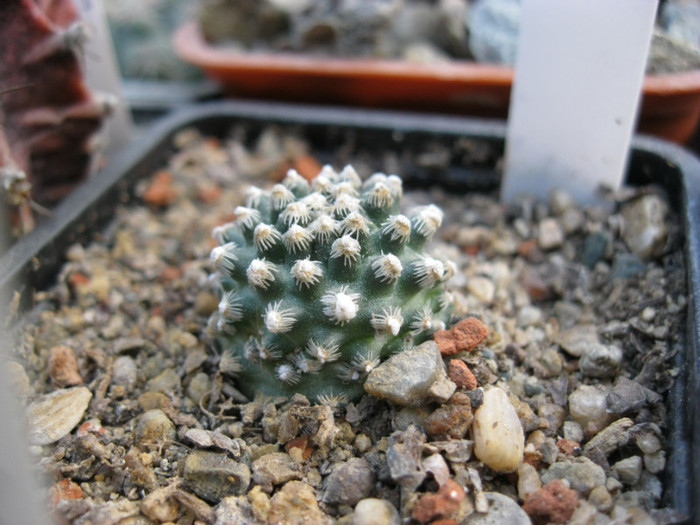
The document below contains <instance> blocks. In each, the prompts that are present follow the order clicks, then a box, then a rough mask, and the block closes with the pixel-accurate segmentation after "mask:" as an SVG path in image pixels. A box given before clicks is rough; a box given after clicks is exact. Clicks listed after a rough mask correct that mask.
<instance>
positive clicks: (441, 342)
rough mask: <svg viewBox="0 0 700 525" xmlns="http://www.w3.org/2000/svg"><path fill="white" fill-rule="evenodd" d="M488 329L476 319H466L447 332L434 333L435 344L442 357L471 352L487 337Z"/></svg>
mask: <svg viewBox="0 0 700 525" xmlns="http://www.w3.org/2000/svg"><path fill="white" fill-rule="evenodd" d="M488 335H489V328H488V326H486V325H485V324H484V323H482V322H481V321H479V320H478V319H477V318H476V317H467V318H466V319H462V320H461V321H460V322H458V323H457V324H455V325H454V326H452V327H451V328H450V329H449V330H438V331H437V332H435V335H434V338H435V342H436V343H437V345H438V348H439V349H440V353H441V354H442V355H444V356H451V355H455V354H458V353H460V352H473V351H474V350H476V349H477V348H478V347H479V345H480V344H481V343H482V342H483V341H484V340H485V339H486V338H487V337H488Z"/></svg>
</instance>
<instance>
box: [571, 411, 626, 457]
mask: <svg viewBox="0 0 700 525" xmlns="http://www.w3.org/2000/svg"><path fill="white" fill-rule="evenodd" d="M633 424H634V421H632V420H631V419H630V418H628V417H623V418H620V419H618V420H616V421H613V422H612V423H610V425H608V426H607V427H605V428H604V429H602V430H601V431H600V432H598V433H597V434H596V435H595V436H593V437H592V438H591V439H590V440H589V441H588V442H587V443H586V444H585V445H584V446H583V450H584V452H589V451H593V450H595V451H598V452H601V453H602V454H605V455H606V456H607V455H609V454H611V453H612V452H614V451H615V450H617V449H618V448H620V447H621V446H624V445H626V444H627V442H628V441H629V437H630V436H629V432H628V430H629V428H630V427H631V426H632V425H633Z"/></svg>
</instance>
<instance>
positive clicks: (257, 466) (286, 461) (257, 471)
mask: <svg viewBox="0 0 700 525" xmlns="http://www.w3.org/2000/svg"><path fill="white" fill-rule="evenodd" d="M252 467H253V482H254V483H255V484H256V485H260V486H261V487H263V489H264V490H266V491H268V492H269V491H271V490H272V486H273V485H280V484H282V483H285V482H287V481H290V480H299V479H301V478H302V472H301V468H300V467H299V465H298V464H297V462H296V461H294V460H293V459H292V457H291V456H290V455H289V454H287V453H285V452H273V453H271V454H265V455H264V456H261V457H259V458H258V459H256V460H255V461H253V464H252Z"/></svg>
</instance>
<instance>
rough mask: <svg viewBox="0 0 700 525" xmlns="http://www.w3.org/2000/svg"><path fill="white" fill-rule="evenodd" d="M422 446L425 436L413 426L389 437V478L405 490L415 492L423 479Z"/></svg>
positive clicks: (387, 458) (387, 455) (387, 459)
mask: <svg viewBox="0 0 700 525" xmlns="http://www.w3.org/2000/svg"><path fill="white" fill-rule="evenodd" d="M424 445H425V435H424V434H423V433H422V432H421V431H420V430H418V428H417V427H415V426H410V427H409V428H408V429H406V430H404V431H401V432H394V433H393V434H392V435H391V439H390V445H389V448H388V449H387V451H386V463H387V466H388V467H389V472H390V473H391V478H392V479H393V480H394V481H395V482H396V483H398V484H399V485H401V487H402V488H403V489H405V490H409V491H411V490H416V489H417V488H418V486H419V485H420V484H421V483H423V480H424V479H425V475H426V474H425V469H424V468H423V462H422V456H423V446H424Z"/></svg>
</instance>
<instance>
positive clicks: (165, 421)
mask: <svg viewBox="0 0 700 525" xmlns="http://www.w3.org/2000/svg"><path fill="white" fill-rule="evenodd" d="M176 438H177V433H176V432H175V425H173V422H172V421H170V418H169V417H168V416H167V415H165V412H163V411H162V410H160V409H159V408H154V409H153V410H147V411H146V412H144V413H143V414H141V415H140V416H139V418H138V420H137V421H136V427H135V428H134V443H136V444H137V445H139V446H162V445H163V444H164V443H166V442H168V441H175V439H176Z"/></svg>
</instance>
